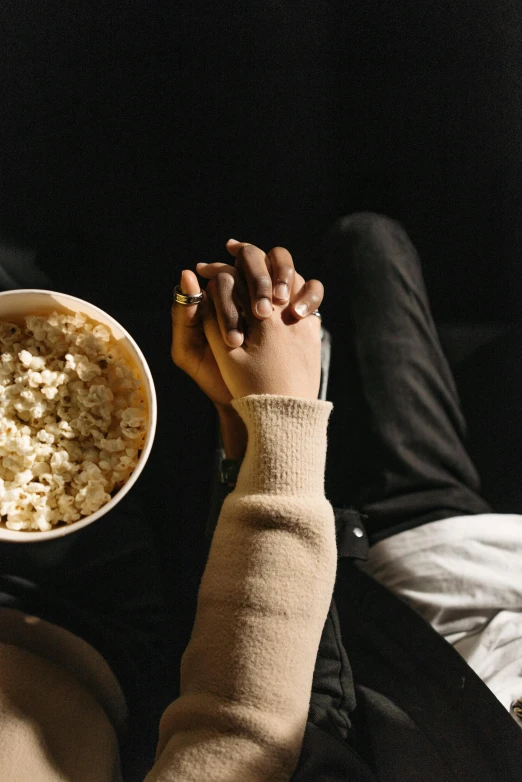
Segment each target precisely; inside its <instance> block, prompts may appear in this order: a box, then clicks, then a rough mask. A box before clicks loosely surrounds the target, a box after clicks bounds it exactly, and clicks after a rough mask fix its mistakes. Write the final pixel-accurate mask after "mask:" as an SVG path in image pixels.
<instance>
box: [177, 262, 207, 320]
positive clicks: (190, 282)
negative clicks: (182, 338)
mask: <svg viewBox="0 0 522 782" xmlns="http://www.w3.org/2000/svg"><path fill="white" fill-rule="evenodd" d="M179 289H180V291H181V292H182V293H184V294H185V295H186V296H194V295H195V294H197V293H201V290H200V287H199V282H198V278H197V277H196V275H195V274H194V272H193V271H191V270H190V269H183V271H182V272H181V279H180V281H179ZM199 306H200V305H199V304H179V303H178V302H177V301H176V300H175V299H173V301H172V307H171V308H170V311H171V313H172V317H173V318H176V319H178V320H179V319H180V318H181V319H182V321H181V322H183V323H188V322H190V321H191V320H193V318H195V317H197V316H198V307H199Z"/></svg>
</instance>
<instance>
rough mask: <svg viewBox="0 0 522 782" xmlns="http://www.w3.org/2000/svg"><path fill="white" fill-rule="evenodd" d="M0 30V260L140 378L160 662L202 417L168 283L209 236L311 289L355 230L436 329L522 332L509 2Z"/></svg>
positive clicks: (43, 8)
mask: <svg viewBox="0 0 522 782" xmlns="http://www.w3.org/2000/svg"><path fill="white" fill-rule="evenodd" d="M0 25H1V27H0V38H1V47H2V48H1V55H0V90H1V93H0V107H1V108H0V251H1V250H2V249H3V250H4V251H5V252H8V251H10V250H12V249H13V248H15V249H17V250H19V251H20V250H23V249H24V248H25V249H27V250H30V251H34V252H35V253H36V258H37V261H38V263H39V264H40V266H41V267H42V268H43V269H44V270H45V271H47V272H48V273H49V274H50V275H51V277H52V279H56V280H57V281H59V283H58V284H60V286H61V290H63V291H65V292H67V293H72V294H74V295H78V296H80V297H82V298H86V299H89V300H90V301H92V302H93V303H95V304H97V305H98V306H101V307H102V308H104V309H106V310H107V311H108V312H110V313H111V314H113V315H114V316H115V317H117V319H119V320H120V321H121V322H122V323H123V325H125V326H127V327H128V328H129V330H130V331H131V333H132V334H133V336H135V338H136V339H137V341H138V343H139V344H140V346H141V347H142V349H143V351H144V353H145V355H146V357H147V360H148V361H149V363H150V365H151V368H152V370H153V374H154V377H155V380H156V381H157V388H158V402H159V420H158V435H157V438H156V442H155V445H154V449H153V452H152V455H151V458H150V460H149V462H148V464H147V466H146V468H145V471H144V473H143V475H142V477H141V478H140V480H139V481H138V484H137V486H136V487H135V489H133V491H132V492H131V494H133V495H134V496H139V494H140V492H143V493H144V496H146V491H145V490H147V491H148V492H149V493H148V495H147V502H148V505H147V510H148V515H149V518H150V520H151V525H152V527H153V528H154V529H155V530H156V531H158V530H159V531H160V532H161V534H162V535H163V533H165V535H164V537H165V539H168V541H170V545H168V546H167V548H166V549H165V551H164V554H165V557H166V560H167V562H168V569H167V570H168V579H169V585H170V590H171V595H172V598H173V601H174V604H175V610H176V612H177V614H178V617H179V636H178V641H179V647H180V650H182V649H183V648H184V646H185V645H186V642H187V640H188V634H189V633H190V630H191V624H192V617H193V611H194V608H195V599H196V590H197V581H198V578H199V575H200V573H201V569H202V567H203V562H204V557H205V551H204V550H203V549H202V547H201V538H202V530H203V527H204V522H205V519H206V513H207V511H208V501H209V492H210V474H211V466H212V448H211V447H209V446H211V445H213V444H214V440H215V433H216V420H215V415H214V411H213V408H212V406H211V405H210V404H209V403H208V400H206V399H205V398H203V396H202V394H201V392H200V391H199V389H197V388H196V387H195V386H194V384H193V383H192V381H190V380H189V379H188V378H186V377H185V376H182V373H181V372H180V371H179V370H177V369H176V368H175V367H174V366H173V365H172V362H171V361H170V356H169V353H170V328H171V326H170V314H169V309H170V303H171V296H172V286H173V285H174V284H176V283H178V282H179V275H180V273H181V270H182V269H183V268H187V267H188V268H192V269H194V268H195V264H196V263H197V262H198V261H214V260H223V261H227V260H229V259H230V256H229V255H228V254H227V252H226V250H225V246H224V245H225V242H226V240H227V239H228V238H230V237H234V238H236V239H239V240H241V241H250V242H252V243H254V244H256V245H258V246H260V247H262V248H264V249H267V250H268V249H270V248H271V247H273V246H275V245H283V246H285V247H287V248H288V249H289V250H290V252H291V253H292V255H293V257H294V261H295V263H296V267H297V269H298V270H299V271H300V273H301V274H303V276H304V277H305V278H306V277H312V276H320V274H318V270H317V269H314V268H313V266H311V265H310V263H309V257H310V251H311V247H312V246H313V245H314V244H315V242H317V241H318V239H319V238H320V236H321V235H322V234H323V233H324V231H325V230H326V229H327V228H328V227H329V226H330V225H331V224H332V222H333V221H334V220H335V219H337V218H338V217H339V216H341V215H345V214H348V213H350V212H352V211H359V210H372V211H377V212H381V213H384V214H387V215H389V216H391V217H395V218H397V219H399V220H400V221H401V222H402V223H403V225H404V227H405V228H406V230H407V231H408V233H409V235H410V237H411V239H412V241H413V242H414V244H415V245H416V247H417V249H418V251H419V254H420V257H421V261H422V264H423V270H424V276H425V280H426V284H427V288H428V292H429V295H430V302H431V306H432V312H433V315H434V318H435V321H436V322H437V323H440V322H441V321H449V322H453V321H455V322H456V321H458V322H462V323H466V322H471V323H475V324H476V323H492V322H494V323H496V324H502V323H520V322H521V320H522V307H521V306H520V300H521V296H522V274H521V273H520V253H521V246H522V223H521V218H520V214H521V207H522V203H521V187H520V183H521V177H522V145H521V141H522V127H521V125H522V92H521V90H522V45H521V44H522V4H521V3H520V2H519V0H499V2H496V3H494V4H493V3H491V2H490V1H486V0H477V1H476V2H471V1H470V0H468V2H464V1H462V0H461V1H460V2H459V1H457V2H447V1H446V2H437V3H433V2H419V0H415V1H413V0H409V2H386V0H378V1H377V0H366V2H364V3H363V2H360V3H344V2H343V3H341V2H334V1H333V0H319V1H318V0H316V1H315V2H310V0H306V2H300V3H290V2H277V1H276V0H265V2H263V3H252V4H250V3H245V2H238V0H235V1H234V2H228V3H216V4H215V5H214V9H213V10H211V9H209V8H208V7H204V6H203V5H202V4H201V5H199V4H197V3H196V4H195V3H193V2H189V0H184V1H183V2H169V3H167V2H164V1H163V0H154V2H152V1H150V2H135V1H134V0H130V1H129V2H126V3H122V2H120V3H116V2H113V3H107V4H104V5H103V6H102V5H101V4H98V3H84V2H82V3H77V2H71V1H69V0H68V2H66V3H58V2H55V3H46V4H44V3H41V2H38V3H37V2H36V1H35V0H33V1H32V2H23V1H21V0H3V2H2V6H1V9H0ZM145 311H146V312H147V313H149V315H147V314H144V312H145ZM151 312H154V313H155V315H151V314H150V313H151ZM334 339H335V335H334ZM519 353H520V351H519V349H518V346H517V347H516V350H515V351H514V352H513V351H512V353H511V354H509V361H510V362H511V363H512V362H513V361H514V360H515V359H516V357H517V356H518V355H519ZM510 365H511V364H510ZM486 370H487V367H486ZM481 371H482V370H481ZM510 385H512V384H510V383H509V382H506V383H505V386H506V387H505V388H504V386H502V387H501V390H502V391H503V393H504V392H506V393H507V392H508V390H509V388H508V387H509V386H510ZM518 387H520V385H518ZM463 388H464V386H463ZM474 396H476V393H475V385H473V384H472V385H471V386H470V388H469V391H468V397H467V398H469V399H473V397H474ZM484 398H485V397H483V399H484ZM517 399H518V397H517ZM488 405H489V401H488V404H486V405H485V408H484V410H483V411H482V412H483V414H484V415H483V417H484V420H486V419H488V412H490V408H489V407H488ZM517 405H518V407H517V410H519V409H520V408H519V402H517ZM515 413H516V410H515V411H514V414H515ZM519 417H520V416H519ZM488 420H489V419H488ZM513 432H516V427H513ZM484 434H487V435H489V436H491V431H490V432H486V433H483V435H484ZM517 439H518V440H520V438H517ZM180 454H182V458H181V459H180V458H179V455H180ZM169 457H171V461H169ZM517 469H518V468H517ZM503 472H504V470H503V469H501V470H499V475H500V474H502V473H503ZM518 482H519V481H518ZM165 486H167V487H174V486H175V487H176V488H175V489H174V488H171V489H170V492H165ZM150 487H152V489H151V488H150ZM173 541H174V544H173ZM187 552H193V555H191V554H190V553H189V554H187ZM183 607H185V608H186V617H185V618H184V619H182V618H181V614H180V611H181V610H182V608H183Z"/></svg>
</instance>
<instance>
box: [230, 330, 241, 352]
mask: <svg viewBox="0 0 522 782" xmlns="http://www.w3.org/2000/svg"><path fill="white" fill-rule="evenodd" d="M227 340H228V344H229V345H230V347H231V348H238V347H239V346H240V345H241V344H242V343H243V335H242V334H241V332H240V331H238V330H237V329H230V331H229V332H228V334H227Z"/></svg>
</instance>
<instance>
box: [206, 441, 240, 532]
mask: <svg viewBox="0 0 522 782" xmlns="http://www.w3.org/2000/svg"><path fill="white" fill-rule="evenodd" d="M218 441H219V442H218V447H217V448H216V450H215V452H214V463H213V468H212V495H211V499H210V508H209V512H208V517H207V523H206V526H205V542H206V545H207V546H208V547H210V543H211V541H212V537H213V535H214V530H215V529H216V524H217V521H218V518H219V514H220V513H221V506H222V505H223V502H224V501H225V498H226V497H228V495H229V494H230V492H231V491H233V490H234V488H235V485H236V479H237V474H238V472H239V468H240V467H241V461H236V460H234V459H225V450H224V448H223V442H222V440H221V432H220V431H219V427H218Z"/></svg>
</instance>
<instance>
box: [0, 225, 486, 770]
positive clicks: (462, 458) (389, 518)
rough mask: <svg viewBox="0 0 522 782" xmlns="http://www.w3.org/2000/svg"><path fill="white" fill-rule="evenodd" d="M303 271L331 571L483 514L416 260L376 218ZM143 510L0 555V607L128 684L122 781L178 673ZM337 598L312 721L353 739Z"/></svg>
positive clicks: (327, 240)
mask: <svg viewBox="0 0 522 782" xmlns="http://www.w3.org/2000/svg"><path fill="white" fill-rule="evenodd" d="M305 263H306V266H307V268H306V269H305V270H304V271H303V273H305V274H306V276H307V277H308V276H317V277H318V278H320V279H321V281H322V282H323V283H324V286H325V299H324V302H323V304H322V306H321V312H322V315H323V320H324V324H325V327H326V328H327V329H328V330H329V331H330V333H331V334H332V358H331V362H332V363H331V367H330V379H329V393H328V399H330V400H331V401H332V402H333V404H334V410H333V413H332V416H331V418H330V423H329V430H328V455H327V465H326V496H327V498H328V499H329V500H330V502H331V503H332V505H333V506H334V509H335V515H336V525H337V531H338V542H339V556H340V561H339V565H340V566H341V565H342V566H343V567H344V566H350V565H351V564H353V560H354V559H355V558H365V556H366V554H367V550H368V543H369V544H370V545H372V544H374V543H376V542H377V541H378V540H381V539H383V538H385V537H388V536H390V535H393V534H395V533H397V532H400V531H402V530H404V529H408V528H412V527H415V526H418V525H420V524H425V523H426V522H429V521H434V520H435V519H442V518H447V517H450V516H456V515H463V514H476V513H486V512H490V511H491V508H490V507H489V506H488V504H487V503H486V502H485V501H484V500H483V499H482V498H481V497H480V494H479V490H480V483H479V478H478V475H477V473H476V470H475V469H474V467H473V464H472V462H471V460H470V458H469V456H468V454H467V453H466V450H465V448H464V444H463V440H464V438H465V435H466V425H465V421H464V417H463V415H462V411H461V410H460V406H459V398H458V394H457V389H456V387H455V383H454V380H453V377H452V375H451V371H450V369H449V367H448V364H447V361H446V359H445V358H444V355H443V353H442V349H441V346H440V343H439V340H438V337H437V333H436V329H435V326H434V323H433V320H432V318H431V314H430V310H429V304H428V298H427V294H426V290H425V286H424V283H423V279H422V271H421V266H420V261H419V258H418V255H417V253H416V251H415V249H414V247H413V246H412V244H411V242H410V241H409V239H408V237H407V235H406V233H405V232H404V230H403V229H402V228H401V226H400V225H399V224H398V223H397V222H395V221H393V220H390V219H388V218H386V217H383V216H380V215H375V214H372V213H358V214H353V215H349V216H347V217H346V218H343V219H341V220H339V221H337V222H336V223H335V224H334V225H333V226H332V228H331V229H330V230H329V231H328V232H327V234H326V235H325V236H324V237H323V238H322V239H321V241H320V242H319V243H318V246H317V247H316V248H315V250H314V251H313V252H312V253H311V255H310V259H309V260H307V261H306V262H305ZM299 271H301V270H299ZM25 284H28V283H25ZM37 287H41V285H37ZM58 287H61V289H62V290H65V292H67V287H66V286H65V287H64V286H63V285H61V286H58ZM136 337H137V338H138V341H139V334H137V335H136ZM166 355H168V350H167V352H166ZM215 445H216V444H215V443H209V447H215ZM350 508H353V509H354V510H353V511H351V510H350ZM358 512H360V513H361V514H362V517H361V516H360V515H359V513H358ZM138 513H139V511H138V510H137V509H136V508H134V507H133V503H132V498H131V497H129V496H128V497H126V498H125V499H124V500H123V501H122V503H121V504H120V505H119V506H117V508H116V509H115V510H114V511H113V513H112V514H109V515H108V516H107V517H105V518H104V519H102V520H101V521H99V522H97V523H95V524H93V525H92V526H91V527H88V528H87V529H86V530H81V531H80V532H79V533H78V535H74V536H70V537H68V538H65V539H64V540H63V541H52V542H49V543H39V544H29V545H28V544H24V545H17V546H14V545H5V544H3V545H1V546H0V605H8V606H9V605H10V606H12V607H15V608H19V609H20V610H25V611H27V612H29V613H33V614H35V615H38V616H41V617H42V618H45V619H48V620H49V621H55V622H56V623H57V624H60V625H62V626H64V627H66V628H67V629H69V630H71V631H72V632H75V633H76V634H78V635H79V636H81V637H83V638H85V639H86V640H87V641H88V642H89V643H91V644H92V645H93V646H95V648H97V649H98V650H99V651H100V652H101V654H103V655H104V657H105V658H106V659H107V660H108V661H109V663H110V664H111V666H112V668H113V670H114V671H115V673H116V675H117V677H118V678H119V680H120V682H121V683H122V686H123V689H124V691H125V694H126V695H127V698H128V700H129V702H130V705H131V710H132V711H133V712H134V715H135V728H134V731H133V734H132V736H131V738H130V740H129V742H128V745H127V747H126V748H124V750H125V751H124V753H123V766H124V774H125V776H124V778H125V779H126V780H127V779H128V780H131V779H132V780H134V779H136V780H138V779H140V775H141V778H143V776H144V773H143V770H144V769H146V768H148V767H150V765H151V764H152V758H153V754H154V748H155V737H156V736H157V726H158V721H159V716H160V714H161V710H162V709H163V708H164V707H165V706H166V705H167V703H168V702H169V701H170V700H171V699H172V697H175V696H176V693H173V692H172V689H171V687H170V686H169V684H168V682H169V681H170V679H171V678H172V675H173V671H172V667H171V666H168V665H164V664H163V662H162V661H164V660H165V659H168V639H169V638H172V634H173V628H172V624H173V622H174V618H173V617H172V614H170V613H169V612H168V610H167V609H166V608H165V604H164V601H163V596H162V591H161V574H159V573H158V569H159V564H158V557H157V555H156V553H155V551H154V546H153V545H152V544H151V542H150V540H149V535H148V531H147V526H146V525H145V524H140V522H139V520H138V519H137V514H138ZM344 599H345V596H344V595H342V594H339V590H338V587H337V586H336V591H335V592H334V597H333V599H332V604H331V608H330V611H329V614H328V617H327V620H326V623H325V627H324V631H323V636H322V639H321V644H320V648H319V653H318V657H317V664H316V669H315V673H314V683H313V692H312V698H311V704H310V721H311V722H313V723H314V724H317V725H319V726H322V727H325V728H326V729H327V730H329V731H330V732H331V733H332V734H333V735H335V736H337V737H338V738H339V737H340V738H342V739H348V738H349V734H350V735H351V734H353V724H351V722H350V718H349V716H348V715H349V713H350V712H351V711H353V704H351V703H347V701H346V697H345V693H347V692H350V691H353V690H352V689H351V688H350V687H349V686H347V685H348V684H349V683H348V682H347V681H346V677H347V676H350V675H351V674H350V673H349V671H350V669H349V666H348V665H346V664H344V663H343V660H345V658H346V653H345V651H344V647H343V645H342V638H341V628H340V626H339V619H338V614H337V608H336V602H337V604H339V605H340V604H341V602H342V601H343V600H344ZM171 662H172V661H171ZM178 665H179V662H178ZM162 683H163V686H162ZM147 699H149V701H147ZM147 703H148V704H149V705H147ZM139 736H141V737H142V740H141V741H139V740H138V737H139Z"/></svg>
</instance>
